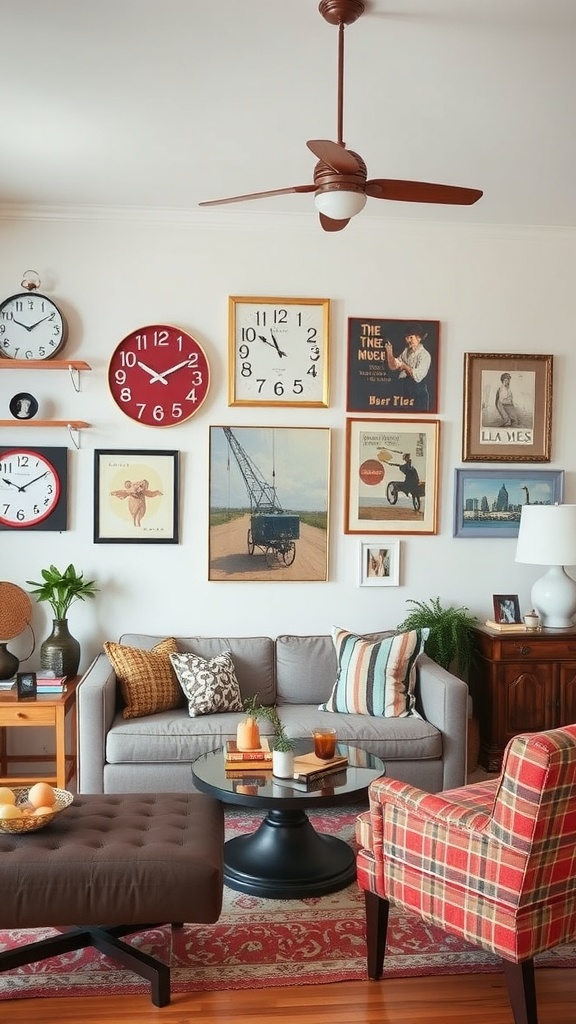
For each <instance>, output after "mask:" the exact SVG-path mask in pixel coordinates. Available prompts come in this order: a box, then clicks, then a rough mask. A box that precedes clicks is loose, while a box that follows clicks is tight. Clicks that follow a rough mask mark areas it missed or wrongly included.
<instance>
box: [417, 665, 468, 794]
mask: <svg viewBox="0 0 576 1024" xmlns="http://www.w3.org/2000/svg"><path fill="white" fill-rule="evenodd" d="M417 706H418V709H419V710H420V711H421V712H422V714H423V715H424V718H425V719H426V720H427V721H428V722H430V724H431V725H434V726H436V728H437V729H438V730H439V731H440V732H441V733H442V746H443V752H442V759H443V762H444V773H443V780H442V789H456V788H457V787H458V786H463V785H464V783H465V781H466V746H467V739H468V686H467V685H466V683H464V682H463V681H462V680H461V679H458V677H457V676H453V675H452V673H451V672H447V671H446V669H444V668H441V667H440V665H437V664H436V662H435V661H432V659H431V658H429V657H428V655H427V654H421V655H420V658H419V659H418V700H417Z"/></svg>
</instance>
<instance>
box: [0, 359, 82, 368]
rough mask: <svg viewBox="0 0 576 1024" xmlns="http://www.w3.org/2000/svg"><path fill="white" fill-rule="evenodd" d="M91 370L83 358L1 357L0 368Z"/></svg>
mask: <svg viewBox="0 0 576 1024" xmlns="http://www.w3.org/2000/svg"><path fill="white" fill-rule="evenodd" d="M69 368H71V369H73V370H91V369H92V367H91V366H89V365H88V363H85V362H83V361H82V360H81V359H4V358H0V370H68V369H69Z"/></svg>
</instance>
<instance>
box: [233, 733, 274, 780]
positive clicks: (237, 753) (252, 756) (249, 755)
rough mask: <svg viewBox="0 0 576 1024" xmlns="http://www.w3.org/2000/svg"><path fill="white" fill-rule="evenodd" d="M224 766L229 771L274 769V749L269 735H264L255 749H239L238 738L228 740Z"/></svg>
mask: <svg viewBox="0 0 576 1024" xmlns="http://www.w3.org/2000/svg"><path fill="white" fill-rule="evenodd" d="M224 767H225V769H226V771H227V772H228V771H239V772H245V771H246V770H249V771H250V772H258V771H261V770H262V769H263V768H265V769H270V771H272V750H271V749H270V743H269V741H268V739H267V737H266V736H262V738H261V740H260V746H259V747H255V748H254V749H253V750H239V749H238V744H237V743H236V740H226V746H225V747H224Z"/></svg>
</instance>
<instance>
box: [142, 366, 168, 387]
mask: <svg viewBox="0 0 576 1024" xmlns="http://www.w3.org/2000/svg"><path fill="white" fill-rule="evenodd" d="M138 366H139V367H140V369H141V370H144V371H145V372H146V373H147V374H149V376H150V382H151V383H154V381H155V380H160V381H162V383H163V384H166V386H168V381H167V380H162V376H161V374H159V373H156V370H151V369H150V367H149V366H146V363H141V362H140V360H138Z"/></svg>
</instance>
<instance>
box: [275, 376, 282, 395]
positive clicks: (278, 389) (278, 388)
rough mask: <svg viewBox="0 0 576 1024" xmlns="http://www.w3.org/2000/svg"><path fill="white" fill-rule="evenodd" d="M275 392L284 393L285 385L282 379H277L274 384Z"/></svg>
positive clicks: (277, 393) (276, 393)
mask: <svg viewBox="0 0 576 1024" xmlns="http://www.w3.org/2000/svg"><path fill="white" fill-rule="evenodd" d="M274 394H275V395H278V396H280V395H283V394H284V385H283V383H282V381H281V380H277V381H276V383H275V385H274Z"/></svg>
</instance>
